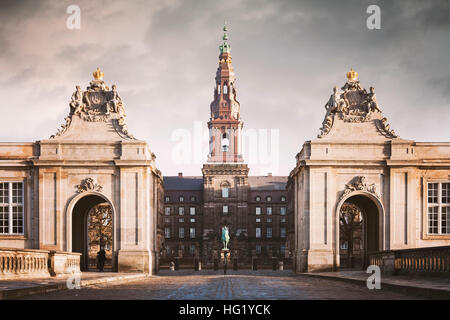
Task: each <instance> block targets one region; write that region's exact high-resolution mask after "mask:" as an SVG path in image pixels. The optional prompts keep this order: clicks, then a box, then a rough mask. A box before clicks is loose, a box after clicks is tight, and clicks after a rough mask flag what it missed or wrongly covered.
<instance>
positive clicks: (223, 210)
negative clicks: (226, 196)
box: [222, 206, 228, 214]
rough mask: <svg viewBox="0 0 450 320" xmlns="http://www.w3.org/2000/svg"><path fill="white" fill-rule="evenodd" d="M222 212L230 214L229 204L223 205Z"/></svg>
mask: <svg viewBox="0 0 450 320" xmlns="http://www.w3.org/2000/svg"><path fill="white" fill-rule="evenodd" d="M222 212H223V214H228V206H223V207H222Z"/></svg>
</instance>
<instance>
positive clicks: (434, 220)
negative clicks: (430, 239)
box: [427, 182, 450, 235]
mask: <svg viewBox="0 0 450 320" xmlns="http://www.w3.org/2000/svg"><path fill="white" fill-rule="evenodd" d="M427 220H428V234H435V235H439V234H443V235H446V234H450V182H442V183H435V182H434V183H428V188H427Z"/></svg>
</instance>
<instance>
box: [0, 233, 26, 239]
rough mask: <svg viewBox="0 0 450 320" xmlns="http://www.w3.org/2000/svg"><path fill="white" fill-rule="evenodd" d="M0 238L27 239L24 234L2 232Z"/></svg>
mask: <svg viewBox="0 0 450 320" xmlns="http://www.w3.org/2000/svg"><path fill="white" fill-rule="evenodd" d="M0 240H27V237H26V236H25V235H23V234H0Z"/></svg>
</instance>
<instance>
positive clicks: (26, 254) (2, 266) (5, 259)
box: [0, 248, 50, 279]
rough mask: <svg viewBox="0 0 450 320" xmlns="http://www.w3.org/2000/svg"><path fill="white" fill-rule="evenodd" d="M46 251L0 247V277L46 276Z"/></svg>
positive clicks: (47, 272) (47, 273) (47, 274)
mask: <svg viewBox="0 0 450 320" xmlns="http://www.w3.org/2000/svg"><path fill="white" fill-rule="evenodd" d="M49 275H50V274H49V271H48V251H46V250H32V249H9V248H0V278H1V279H7V278H15V277H17V276H21V277H27V276H32V277H38V276H43V277H48V276H49Z"/></svg>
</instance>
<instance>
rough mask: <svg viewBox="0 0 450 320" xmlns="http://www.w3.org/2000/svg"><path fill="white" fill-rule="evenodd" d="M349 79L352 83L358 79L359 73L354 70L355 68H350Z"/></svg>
mask: <svg viewBox="0 0 450 320" xmlns="http://www.w3.org/2000/svg"><path fill="white" fill-rule="evenodd" d="M347 79H348V80H350V81H355V80H356V79H358V72H356V71H355V70H353V68H350V71H349V72H347Z"/></svg>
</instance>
